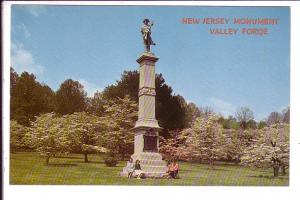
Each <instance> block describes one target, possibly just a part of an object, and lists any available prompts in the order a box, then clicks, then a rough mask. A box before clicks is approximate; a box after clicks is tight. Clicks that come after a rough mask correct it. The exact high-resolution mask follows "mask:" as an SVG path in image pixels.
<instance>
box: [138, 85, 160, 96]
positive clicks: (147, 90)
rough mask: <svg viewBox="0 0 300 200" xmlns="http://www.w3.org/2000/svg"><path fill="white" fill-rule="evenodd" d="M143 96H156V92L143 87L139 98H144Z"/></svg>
mask: <svg viewBox="0 0 300 200" xmlns="http://www.w3.org/2000/svg"><path fill="white" fill-rule="evenodd" d="M142 95H150V96H155V95H156V92H155V89H154V88H149V87H143V88H141V89H140V90H139V96H142Z"/></svg>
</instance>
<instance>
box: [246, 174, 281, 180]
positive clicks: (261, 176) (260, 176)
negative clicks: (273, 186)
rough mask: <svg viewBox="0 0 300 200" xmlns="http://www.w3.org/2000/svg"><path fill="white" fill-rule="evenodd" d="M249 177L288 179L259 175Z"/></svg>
mask: <svg viewBox="0 0 300 200" xmlns="http://www.w3.org/2000/svg"><path fill="white" fill-rule="evenodd" d="M248 177H251V178H266V179H286V178H285V177H280V176H278V177H274V176H267V175H265V176H264V175H258V176H248Z"/></svg>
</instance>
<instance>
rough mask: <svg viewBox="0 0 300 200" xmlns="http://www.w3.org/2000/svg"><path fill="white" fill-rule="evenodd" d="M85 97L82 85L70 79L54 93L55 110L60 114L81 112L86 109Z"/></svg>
mask: <svg viewBox="0 0 300 200" xmlns="http://www.w3.org/2000/svg"><path fill="white" fill-rule="evenodd" d="M86 96H87V93H86V92H85V91H84V87H83V85H81V84H80V83H79V82H78V81H74V80H72V79H68V80H65V81H64V82H63V83H62V84H61V85H60V87H59V89H58V90H57V91H56V95H55V99H56V110H57V112H58V113H60V114H63V115H64V114H72V113H74V112H82V111H84V110H85V108H86Z"/></svg>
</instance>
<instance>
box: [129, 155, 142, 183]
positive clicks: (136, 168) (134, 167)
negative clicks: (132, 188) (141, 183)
mask: <svg viewBox="0 0 300 200" xmlns="http://www.w3.org/2000/svg"><path fill="white" fill-rule="evenodd" d="M127 170H128V178H131V177H133V176H134V177H135V176H136V177H137V179H140V178H141V177H143V176H144V172H143V171H142V168H141V164H140V161H139V160H136V161H135V163H133V159H132V158H130V160H129V162H127Z"/></svg>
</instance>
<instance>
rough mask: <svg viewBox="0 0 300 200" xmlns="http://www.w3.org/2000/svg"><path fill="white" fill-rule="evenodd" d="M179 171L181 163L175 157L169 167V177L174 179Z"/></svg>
mask: <svg viewBox="0 0 300 200" xmlns="http://www.w3.org/2000/svg"><path fill="white" fill-rule="evenodd" d="M178 171H179V165H178V163H177V162H176V160H175V159H174V160H172V161H171V163H170V164H169V167H168V174H169V176H168V178H174V179H175V178H177V175H178Z"/></svg>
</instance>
